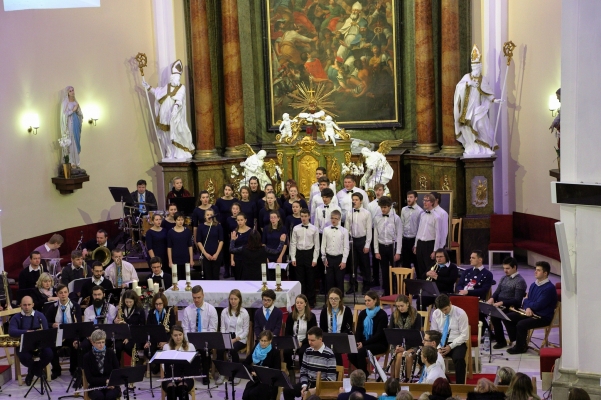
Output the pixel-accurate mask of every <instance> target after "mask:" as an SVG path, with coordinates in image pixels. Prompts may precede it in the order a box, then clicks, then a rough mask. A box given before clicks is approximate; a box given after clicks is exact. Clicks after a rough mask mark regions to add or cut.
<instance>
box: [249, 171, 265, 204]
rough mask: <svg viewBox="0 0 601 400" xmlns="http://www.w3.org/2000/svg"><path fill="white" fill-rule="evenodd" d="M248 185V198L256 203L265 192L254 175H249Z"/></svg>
mask: <svg viewBox="0 0 601 400" xmlns="http://www.w3.org/2000/svg"><path fill="white" fill-rule="evenodd" d="M248 186H249V187H250V193H249V200H250V201H252V202H253V203H256V202H257V200H259V199H262V198H263V197H265V192H264V191H262V190H261V185H260V184H259V178H257V177H256V176H251V177H250V179H249V180H248Z"/></svg>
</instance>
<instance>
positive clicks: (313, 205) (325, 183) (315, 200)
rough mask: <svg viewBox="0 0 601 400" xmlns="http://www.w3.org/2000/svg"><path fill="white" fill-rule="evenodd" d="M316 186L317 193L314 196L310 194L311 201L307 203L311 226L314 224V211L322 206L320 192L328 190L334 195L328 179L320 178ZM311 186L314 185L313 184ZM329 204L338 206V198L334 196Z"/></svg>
mask: <svg viewBox="0 0 601 400" xmlns="http://www.w3.org/2000/svg"><path fill="white" fill-rule="evenodd" d="M317 184H319V186H318V191H317V192H316V193H315V194H313V193H311V201H310V203H309V210H310V211H311V223H312V224H315V210H316V209H317V207H318V206H320V205H322V204H323V199H322V198H321V192H322V190H324V189H328V188H329V189H331V190H332V193H334V189H333V188H332V185H330V180H329V179H328V178H326V177H325V176H322V177H321V178H319V181H318V182H317ZM313 185H315V184H313ZM311 188H313V186H311ZM330 204H333V205H335V206H338V198H337V197H336V196H333V197H332V201H331V203H330Z"/></svg>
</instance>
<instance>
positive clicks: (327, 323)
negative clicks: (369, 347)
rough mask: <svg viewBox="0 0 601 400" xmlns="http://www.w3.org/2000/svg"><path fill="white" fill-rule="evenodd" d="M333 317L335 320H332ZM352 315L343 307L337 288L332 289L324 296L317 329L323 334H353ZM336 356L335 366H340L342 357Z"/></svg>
mask: <svg viewBox="0 0 601 400" xmlns="http://www.w3.org/2000/svg"><path fill="white" fill-rule="evenodd" d="M334 317H335V318H334ZM352 326H353V313H352V311H351V309H350V308H349V307H345V306H344V295H343V294H342V291H341V290H340V289H338V288H337V287H333V288H332V289H330V290H329V291H328V294H327V295H326V305H325V306H324V307H323V310H321V313H320V314H319V327H320V328H321V329H322V330H323V331H324V332H325V333H346V334H349V335H352V334H353V328H352ZM334 355H335V356H336V365H342V355H341V354H339V353H335V354H334Z"/></svg>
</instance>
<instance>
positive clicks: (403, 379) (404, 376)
mask: <svg viewBox="0 0 601 400" xmlns="http://www.w3.org/2000/svg"><path fill="white" fill-rule="evenodd" d="M406 355H407V352H406V351H404V352H403V354H401V357H402V362H401V382H407V372H406V371H405V370H406V368H407V358H406V357H405V356H406Z"/></svg>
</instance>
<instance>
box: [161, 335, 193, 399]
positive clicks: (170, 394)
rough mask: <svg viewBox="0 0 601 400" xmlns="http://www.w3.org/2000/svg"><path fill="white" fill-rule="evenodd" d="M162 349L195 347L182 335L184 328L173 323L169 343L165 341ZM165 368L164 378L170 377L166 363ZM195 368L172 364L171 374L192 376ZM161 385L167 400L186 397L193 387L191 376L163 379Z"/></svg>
mask: <svg viewBox="0 0 601 400" xmlns="http://www.w3.org/2000/svg"><path fill="white" fill-rule="evenodd" d="M163 350H164V351H166V350H177V351H190V352H192V351H196V348H195V347H194V345H193V344H192V343H188V340H187V339H186V337H185V335H184V330H183V328H182V327H181V326H179V325H174V326H173V327H172V328H171V339H170V340H169V343H166V344H165V345H164V346H163ZM164 368H165V378H171V376H172V375H171V373H172V371H171V368H170V367H168V366H167V365H165V366H164ZM197 372H198V371H196V369H195V368H194V366H193V365H190V364H174V367H173V375H175V376H176V377H183V376H194V375H197ZM161 387H162V388H163V390H164V391H165V393H167V400H176V399H178V398H179V399H180V400H183V399H186V400H187V399H188V392H189V391H190V389H192V388H193V387H194V379H192V378H188V379H182V380H178V381H174V382H171V381H164V382H163V383H161Z"/></svg>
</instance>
